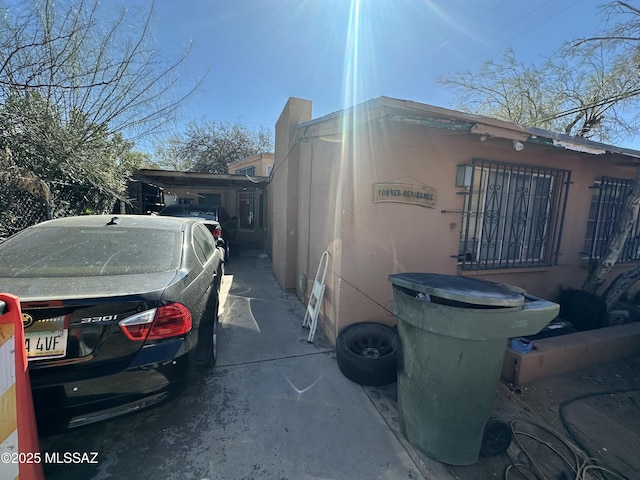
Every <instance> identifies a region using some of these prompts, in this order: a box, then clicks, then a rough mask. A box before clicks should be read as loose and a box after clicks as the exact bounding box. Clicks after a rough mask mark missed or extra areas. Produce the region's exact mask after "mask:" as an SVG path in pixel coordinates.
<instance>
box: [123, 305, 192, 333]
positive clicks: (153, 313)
mask: <svg viewBox="0 0 640 480" xmlns="http://www.w3.org/2000/svg"><path fill="white" fill-rule="evenodd" d="M118 325H119V326H120V328H121V329H122V331H123V332H124V334H125V335H126V336H127V338H128V339H129V340H133V341H143V340H160V339H162V338H169V337H176V336H178V335H183V334H185V333H187V332H188V331H189V330H191V312H190V311H189V309H188V308H187V307H185V306H184V305H182V304H181V303H170V304H168V305H163V306H161V307H158V308H153V309H151V310H145V311H144V312H141V313H138V314H136V315H132V316H131V317H128V318H126V319H124V320H121V321H120V322H118Z"/></svg>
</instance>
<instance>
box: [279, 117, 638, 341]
mask: <svg viewBox="0 0 640 480" xmlns="http://www.w3.org/2000/svg"><path fill="white" fill-rule="evenodd" d="M304 132H305V133H304V135H302V137H301V138H302V140H301V142H300V151H299V153H300V158H299V172H298V173H299V177H298V178H299V195H298V207H297V209H298V210H297V230H296V231H297V234H298V237H297V251H296V262H295V263H296V265H297V276H298V278H299V280H300V279H301V278H302V279H304V277H301V276H306V284H301V283H300V282H299V283H298V291H299V294H301V296H302V297H303V298H304V299H306V298H308V294H309V292H310V290H311V287H312V285H313V283H312V282H313V279H314V276H315V273H316V268H317V266H318V261H319V259H320V256H321V254H322V252H323V251H324V250H325V249H328V250H329V251H330V253H331V264H330V274H329V275H328V278H327V290H326V294H325V301H324V303H323V310H322V318H321V322H322V323H323V324H324V328H325V332H326V333H327V335H328V336H329V338H330V339H331V340H332V341H335V337H336V335H337V333H338V332H339V331H340V330H341V329H342V328H344V327H345V326H346V325H349V324H351V323H355V322H361V321H379V322H385V323H388V324H394V323H395V321H396V320H395V317H393V316H392V315H391V314H390V312H391V311H392V310H393V307H392V289H391V285H390V283H389V282H388V275H389V274H391V273H397V272H409V271H418V272H436V273H444V274H462V272H459V271H458V266H457V254H458V240H459V236H460V229H461V211H462V209H463V202H464V198H465V196H464V195H460V194H459V193H458V192H462V191H463V189H461V188H456V187H455V177H456V166H457V165H458V164H463V163H471V161H472V160H473V159H474V158H482V159H485V160H490V161H498V162H507V163H521V164H524V165H531V166H536V167H538V166H540V167H550V168H558V169H566V170H570V171H571V181H572V184H571V185H570V187H569V197H568V203H567V209H566V218H565V222H564V228H563V231H562V243H561V252H560V253H561V255H560V257H559V264H558V265H556V266H552V267H548V268H535V269H521V270H518V271H504V270H502V271H484V272H464V274H465V275H482V276H483V277H486V278H490V279H492V280H496V281H500V282H506V283H512V284H515V285H518V286H521V287H523V288H525V289H526V290H527V291H528V292H529V293H531V294H534V295H538V296H542V297H544V298H548V299H551V300H553V299H555V298H556V296H557V294H558V293H559V289H560V287H561V286H562V287H564V288H566V287H573V288H579V287H580V286H581V284H582V282H583V281H584V279H585V277H586V269H585V267H584V265H583V261H582V260H581V255H580V254H579V252H581V251H582V249H583V246H584V237H585V232H586V226H587V218H588V211H589V206H590V202H591V195H592V189H590V188H589V187H590V186H592V185H593V183H594V181H595V180H597V179H599V178H600V177H601V176H603V175H610V176H618V177H633V170H632V169H631V167H630V166H624V165H620V164H617V163H615V162H612V161H610V159H609V160H608V159H605V158H604V157H599V156H596V155H589V154H581V153H577V152H571V151H568V150H564V149H560V148H554V147H548V146H539V145H534V144H532V143H526V145H525V149H524V150H522V151H516V150H515V149H514V148H513V144H512V143H511V141H509V140H504V139H497V138H493V139H488V140H486V141H481V140H480V137H479V136H477V135H473V134H468V133H462V132H455V131H449V130H441V129H440V130H435V129H428V128H425V127H421V126H413V125H406V124H400V123H394V122H389V121H386V122H384V123H380V122H373V123H365V124H364V125H361V126H360V127H357V128H356V129H355V130H352V131H351V132H350V134H349V135H347V136H344V137H343V135H342V130H341V128H340V120H339V119H330V120H327V121H326V122H318V124H312V125H310V126H308V127H306V128H305V129H304ZM354 139H355V140H354ZM380 182H393V183H407V184H413V185H419V184H424V185H427V186H429V187H433V188H435V189H436V190H437V203H436V206H435V208H426V207H422V206H418V205H409V204H393V203H374V202H373V184H375V183H380ZM271 191H272V192H274V191H273V190H271ZM273 194H274V195H275V194H276V193H275V192H274V193H273ZM443 211H446V213H443ZM450 212H453V213H450ZM612 276H613V275H612Z"/></svg>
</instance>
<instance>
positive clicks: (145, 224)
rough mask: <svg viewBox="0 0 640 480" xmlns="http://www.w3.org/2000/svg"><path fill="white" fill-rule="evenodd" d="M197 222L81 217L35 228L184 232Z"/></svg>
mask: <svg viewBox="0 0 640 480" xmlns="http://www.w3.org/2000/svg"><path fill="white" fill-rule="evenodd" d="M196 221H198V219H197V218H194V217H160V216H157V215H81V216H77V217H64V218H56V219H54V220H47V221H45V222H42V223H39V224H37V225H35V226H34V227H35V228H39V227H54V226H55V227H104V226H108V225H119V226H122V227H130V228H160V229H167V230H182V229H184V226H185V225H186V224H193V223H195V222H196Z"/></svg>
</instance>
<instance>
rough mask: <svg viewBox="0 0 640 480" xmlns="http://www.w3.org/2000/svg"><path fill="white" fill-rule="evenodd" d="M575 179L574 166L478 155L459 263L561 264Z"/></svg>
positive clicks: (494, 265) (481, 266) (488, 265)
mask: <svg viewBox="0 0 640 480" xmlns="http://www.w3.org/2000/svg"><path fill="white" fill-rule="evenodd" d="M570 181H571V172H570V171H569V170H560V169H553V168H543V167H533V166H526V165H517V164H507V163H499V162H491V161H486V160H478V159H475V160H474V161H473V169H472V174H471V185H470V187H469V188H468V191H467V192H465V193H466V195H465V208H464V212H463V216H462V229H461V236H460V248H459V255H458V261H459V265H460V267H461V268H462V269H463V270H484V269H499V268H521V267H539V266H547V265H554V264H556V263H557V262H558V255H559V246H560V240H561V237H562V227H563V223H564V216H565V210H566V202H567V195H568V190H569V184H570Z"/></svg>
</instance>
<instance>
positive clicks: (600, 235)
mask: <svg viewBox="0 0 640 480" xmlns="http://www.w3.org/2000/svg"><path fill="white" fill-rule="evenodd" d="M633 183H634V181H633V180H632V179H628V178H614V177H602V179H601V180H600V181H599V182H596V184H595V185H594V187H593V195H592V197H591V208H590V209H589V220H588V221H587V233H586V238H585V241H584V252H585V253H587V254H588V255H589V258H590V259H597V258H600V257H602V256H604V255H606V253H607V248H608V246H609V241H610V239H611V236H612V235H613V229H614V226H615V221H616V218H617V217H618V215H619V213H620V212H621V211H622V208H623V206H624V203H625V201H626V199H627V197H628V196H629V194H630V193H631V189H632V188H633ZM639 220H640V219H639V218H636V219H635V221H634V222H633V225H632V226H631V231H630V232H629V235H628V237H627V240H626V241H625V244H624V247H623V249H622V251H621V252H620V256H619V257H618V263H625V262H635V261H637V260H640V221H639Z"/></svg>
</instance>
